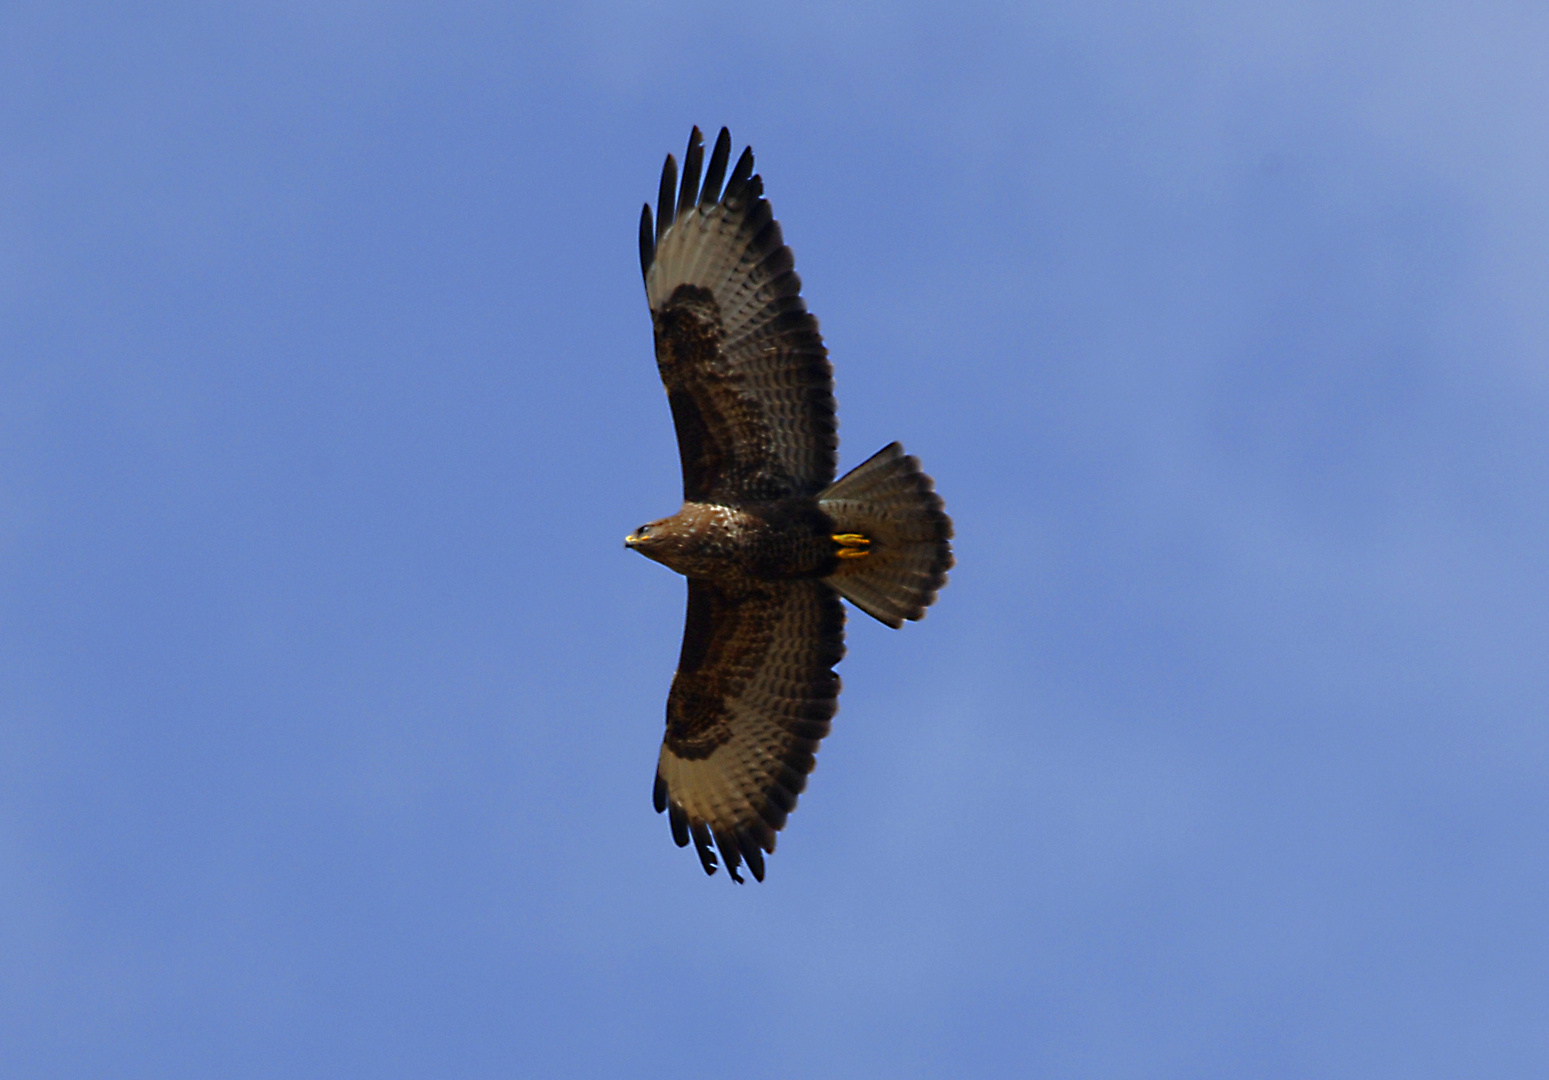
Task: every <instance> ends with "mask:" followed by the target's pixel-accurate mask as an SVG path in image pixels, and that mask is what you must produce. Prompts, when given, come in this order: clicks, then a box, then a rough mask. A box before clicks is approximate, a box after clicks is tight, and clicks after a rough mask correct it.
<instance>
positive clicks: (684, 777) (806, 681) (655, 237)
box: [625, 128, 952, 881]
mask: <svg viewBox="0 0 1549 1080" xmlns="http://www.w3.org/2000/svg"><path fill="white" fill-rule="evenodd" d="M730 151H731V136H730V134H729V133H728V132H727V131H726V129H724V128H723V129H722V130H721V134H720V138H719V139H717V140H716V144H715V149H714V150H713V152H712V154H711V158H710V162H709V164H708V166H707V167H706V169H705V175H704V182H703V184H701V183H700V167H701V164H702V163H703V143H702V141H701V139H700V135H699V129H698V128H695V129H694V131H693V134H692V135H691V136H690V137H689V147H688V152H687V153H686V154H685V155H684V168H683V179H682V184H681V186H680V185H679V184H678V182H677V166H676V163H675V162H674V160H673V158H672V157H671V156H670V155H669V156H668V158H667V163H666V165H665V166H664V168H663V170H662V180H661V189H660V193H659V198H658V200H657V211H656V214H655V217H654V220H653V217H652V214H651V208H650V206H649V205H647V206H646V208H645V211H644V213H643V214H642V216H641V222H640V266H641V271H642V273H643V274H644V276H645V284H646V296H647V299H648V300H649V302H650V305H651V320H652V324H653V327H654V331H655V340H656V359H657V366H658V370H659V371H660V373H661V377H662V383H663V385H664V386H665V387H666V390H667V400H668V404H669V406H670V408H671V410H672V418H673V424H674V426H675V428H676V430H677V436H678V449H679V456H680V459H681V462H682V466H683V499H684V502H683V506H682V508H681V509H680V510H679V511H678V512H677V513H676V514H674V515H672V516H671V517H669V518H663V519H662V520H660V521H655V522H652V523H650V524H649V525H644V526H641V528H640V529H639V530H637V531H636V532H635V533H633V534H631V535H630V536H629V537H628V538H627V539H626V541H625V543H626V544H627V545H628V546H630V547H632V548H634V549H635V550H636V551H639V552H640V553H641V554H643V555H646V556H648V557H649V558H652V559H654V560H656V561H657V562H660V563H662V564H664V565H666V566H668V567H670V568H671V569H673V570H676V571H677V572H678V573H680V574H683V575H684V576H685V577H687V578H688V582H689V590H688V614H687V618H686V620H685V625H684V631H683V648H682V651H681V653H680V655H679V659H678V671H677V675H676V676H675V677H674V679H673V683H672V691H671V693H670V694H669V695H668V699H667V733H666V737H665V738H664V739H663V742H662V752H661V756H660V758H659V760H658V763H657V773H656V784H655V790H654V796H653V798H654V802H655V805H656V809H657V810H658V811H666V812H667V814H668V818H669V821H670V823H671V826H672V834H673V838H674V840H676V842H677V843H678V844H679V845H680V846H682V845H687V844H688V843H689V841H690V839H692V840H693V842H694V846H695V849H696V850H697V851H698V853H699V858H700V861H701V863H702V864H703V866H704V868H705V872H706V873H714V872H715V868H716V856H715V852H714V850H712V845H713V846H714V848H718V849H719V850H720V853H721V858H722V859H724V860H725V862H726V865H727V869H728V870H729V871H730V873H731V876H732V877H733V879H734V880H737V881H741V880H742V878H741V876H740V875H739V874H738V867H739V866H740V865H741V863H742V862H743V861H744V860H745V861H746V862H747V864H748V867H749V869H751V870H752V872H753V875H754V877H756V878H758V879H759V880H763V876H764V859H763V856H764V854H765V853H767V852H773V851H774V848H775V833H776V832H777V831H778V830H779V829H780V828H781V827H782V826H783V825H784V824H785V819H786V816H787V815H788V814H789V813H790V812H791V810H793V809H794V808H795V806H796V797H797V795H799V794H800V793H801V791H802V790H803V788H804V787H805V785H806V778H807V774H808V773H810V772H811V771H812V768H813V765H814V763H815V757H814V755H815V754H816V752H817V748H818V744H819V742H820V741H821V740H822V738H823V737H824V736H825V735H827V734H828V730H829V722H830V720H831V718H832V717H833V715H834V712H835V710H836V709H837V703H838V696H839V677H838V676H837V675H835V674H834V672H833V667H834V665H835V664H837V663H838V662H839V660H840V658H841V657H843V655H844V608H843V605H841V604H840V602H839V597H840V596H841V595H843V596H844V597H846V598H848V599H849V600H850V601H851V602H852V603H855V604H856V605H857V606H858V607H860V608H861V609H862V610H863V611H866V612H867V613H868V614H870V615H872V616H874V617H875V618H877V619H879V620H881V621H882V622H884V623H887V624H888V625H889V626H893V627H897V626H900V625H902V622H903V620H905V619H918V618H920V617H921V616H923V615H924V613H925V608H926V607H927V606H928V605H929V604H930V603H931V602H932V601H933V600H934V599H935V596H936V592H937V590H938V589H940V588H941V586H942V585H943V584H944V583H945V581H946V571H947V570H948V569H949V568H950V567H951V565H952V553H951V547H950V544H949V543H948V541H949V539H950V537H951V535H952V524H951V521H950V519H949V518H948V517H947V516H946V514H945V513H944V512H943V511H942V506H941V500H940V499H939V498H938V497H937V496H936V494H935V492H934V491H933V489H932V485H931V481H930V478H929V477H927V476H926V475H925V474H924V473H923V472H921V471H920V468H919V462H918V461H917V460H915V459H914V458H912V457H910V456H908V455H906V454H905V453H904V452H903V450H902V448H901V447H899V445H898V444H897V443H894V444H892V445H890V446H887V447H885V448H883V449H882V450H881V451H879V452H878V453H877V454H875V455H873V456H872V457H871V458H870V459H868V460H867V461H865V462H863V463H862V464H861V465H859V466H858V467H856V468H855V469H853V470H852V471H851V472H850V473H849V474H847V475H846V476H845V477H844V478H842V479H841V480H839V482H838V483H834V473H835V467H836V464H837V458H838V446H839V439H838V435H837V426H838V425H837V421H836V419H835V416H834V397H833V374H832V369H831V368H830V366H829V362H828V353H827V350H825V349H824V347H823V340H822V337H821V336H820V335H819V333H818V327H817V320H816V319H814V318H813V317H812V315H811V314H810V313H809V312H808V311H807V309H806V305H805V304H804V303H803V302H802V299H801V280H800V278H798V277H797V276H796V272H795V269H794V260H793V258H792V257H791V252H790V249H789V248H787V247H786V246H785V244H784V242H783V240H782V239H781V235H780V226H779V224H778V223H776V222H775V220H774V217H773V214H772V213H771V211H770V209H769V204H768V202H767V201H766V200H765V199H764V198H763V182H762V180H761V179H760V178H759V177H758V176H756V175H754V174H753V154H752V151H751V150H744V151H743V153H742V156H741V157H740V158H739V159H738V161H737V164H736V166H735V167H734V168H733V169H732V173H731V176H730V178H729V179H727V181H726V185H725V188H724V190H723V189H722V186H721V181H722V178H723V177H725V175H726V166H727V163H728V161H729V158H730Z"/></svg>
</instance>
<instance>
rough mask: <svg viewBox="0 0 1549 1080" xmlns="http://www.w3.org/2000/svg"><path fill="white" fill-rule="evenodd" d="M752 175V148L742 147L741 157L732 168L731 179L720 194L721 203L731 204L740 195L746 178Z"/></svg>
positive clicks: (746, 180)
mask: <svg viewBox="0 0 1549 1080" xmlns="http://www.w3.org/2000/svg"><path fill="white" fill-rule="evenodd" d="M752 175H753V148H752V147H751V146H748V147H744V148H743V150H742V156H741V157H740V158H738V159H737V164H736V165H735V166H734V167H733V168H732V171H731V179H730V180H728V181H726V190H725V191H723V192H722V193H721V201H722V202H723V203H724V202H731V201H732V200H733V199H735V198H737V196H739V195H741V194H742V189H743V187H744V185H746V184H747V182H748V178H749V177H750V176H752Z"/></svg>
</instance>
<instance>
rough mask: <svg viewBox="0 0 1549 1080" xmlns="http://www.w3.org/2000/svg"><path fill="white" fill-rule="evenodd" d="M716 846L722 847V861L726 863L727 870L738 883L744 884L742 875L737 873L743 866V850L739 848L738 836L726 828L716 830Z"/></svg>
mask: <svg viewBox="0 0 1549 1080" xmlns="http://www.w3.org/2000/svg"><path fill="white" fill-rule="evenodd" d="M715 846H716V847H718V848H720V849H721V861H722V862H724V863H725V864H726V872H727V873H728V874H730V875H731V879H732V880H733V881H735V882H736V883H737V884H738V885H741V884H743V880H742V875H741V874H739V873H737V870H738V868H739V867H741V866H742V852H741V851H740V850H738V847H737V838H736V837H735V836H733V835H732V834H731V833H730V832H728V831H727V830H725V829H717V830H716V831H715Z"/></svg>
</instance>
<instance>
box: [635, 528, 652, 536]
mask: <svg viewBox="0 0 1549 1080" xmlns="http://www.w3.org/2000/svg"><path fill="white" fill-rule="evenodd" d="M650 531H651V527H650V526H649V525H642V526H640V528H638V529H636V530H635V535H636V536H644V535H645V534H646V533H648V532H650Z"/></svg>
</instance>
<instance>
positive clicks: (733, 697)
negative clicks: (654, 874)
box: [654, 578, 844, 881]
mask: <svg viewBox="0 0 1549 1080" xmlns="http://www.w3.org/2000/svg"><path fill="white" fill-rule="evenodd" d="M843 655H844V608H843V606H842V605H841V604H840V602H839V597H838V595H837V594H836V593H835V592H834V591H833V590H832V589H830V588H829V587H828V586H826V585H824V584H823V583H822V582H819V581H786V582H772V583H768V584H762V585H760V586H758V587H757V588H754V589H750V590H748V591H744V592H731V591H729V590H727V589H726V588H724V587H722V586H719V585H716V584H714V583H711V582H708V581H702V580H699V579H695V578H690V579H689V583H688V618H687V620H686V621H685V624H684V627H683V652H682V655H681V656H680V657H679V659H678V673H677V676H676V677H675V678H674V679H673V680H672V693H671V694H670V695H669V696H668V698H667V736H666V738H665V739H663V740H662V752H661V757H660V758H659V759H658V761H657V765H656V788H655V793H654V800H655V803H656V810H657V812H658V813H660V812H662V811H664V810H665V811H666V812H667V814H668V820H669V822H670V824H671V826H672V838H673V839H674V840H676V841H677V843H678V846H679V847H684V846H686V845H687V844H688V842H689V839H690V838H692V839H693V841H694V847H695V848H696V850H698V852H699V860H700V862H701V864H702V865H703V866H704V868H705V873H707V874H713V873H715V867H716V858H715V852H714V851H713V850H712V848H711V844H712V843H713V844H714V845H715V847H717V848H719V849H720V852H721V858H722V859H724V860H725V862H726V868H727V870H728V871H729V872H730V873H731V876H732V878H733V879H734V880H736V881H741V880H742V877H741V876H740V875H739V874H738V873H737V867H738V866H739V865H740V864H741V862H742V861H743V860H744V859H745V860H746V861H747V864H748V868H749V869H750V870H752V872H753V876H754V877H755V878H757V879H758V880H760V881H762V880H764V855H763V853H764V852H773V851H774V849H775V833H776V832H778V831H779V830H780V828H781V827H782V826H784V824H785V818H786V815H787V814H789V813H790V812H791V811H792V810H793V809H795V807H796V796H797V795H799V794H800V793H801V791H802V789H803V788H804V787H805V786H806V783H807V774H808V773H810V772H811V771H812V767H813V765H814V764H815V761H814V757H813V755H814V754H815V753H816V752H817V748H818V743H819V742H820V741H821V740H822V738H823V736H825V735H827V734H828V728H829V721H830V719H831V718H832V717H833V715H834V711H835V710H836V709H837V708H838V698H839V676H838V675H836V674H834V670H833V667H834V665H835V664H837V663H838V662H839V660H840V658H841V657H842V656H843Z"/></svg>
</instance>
